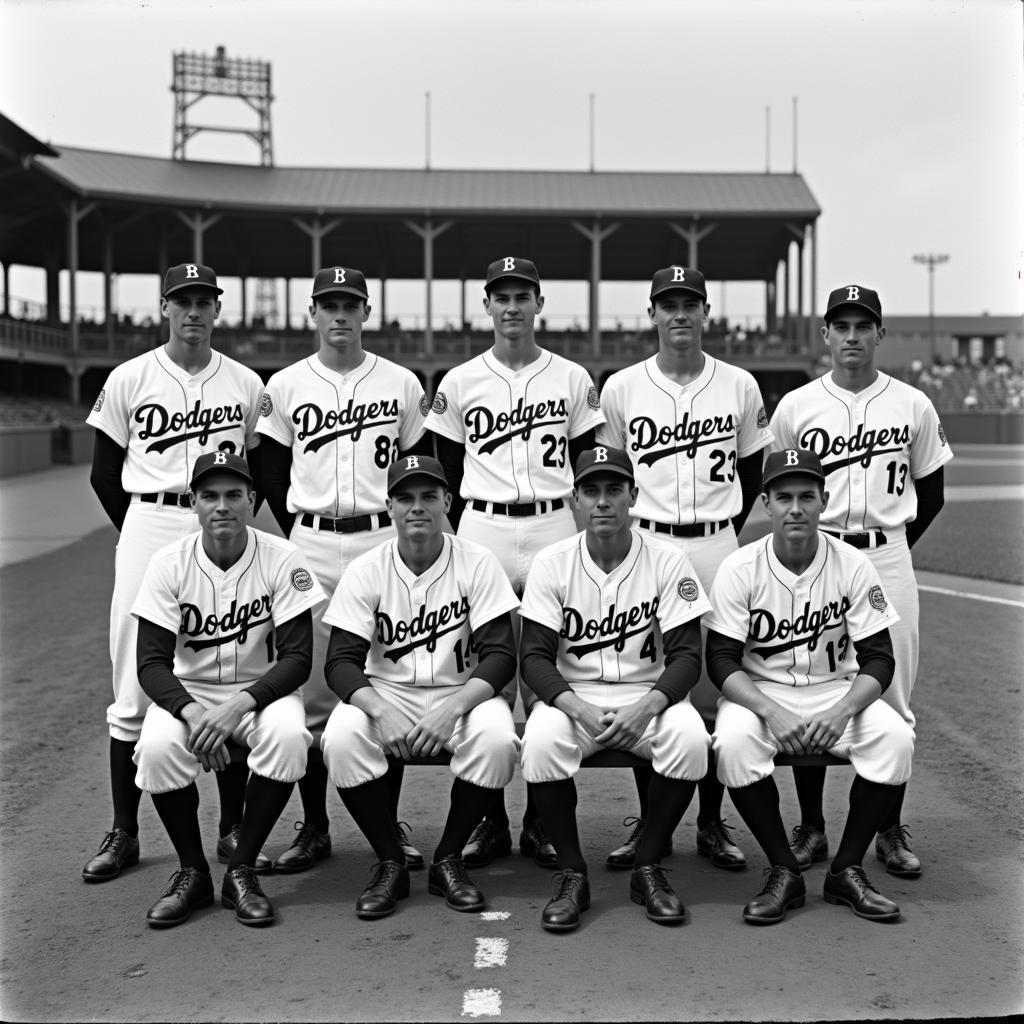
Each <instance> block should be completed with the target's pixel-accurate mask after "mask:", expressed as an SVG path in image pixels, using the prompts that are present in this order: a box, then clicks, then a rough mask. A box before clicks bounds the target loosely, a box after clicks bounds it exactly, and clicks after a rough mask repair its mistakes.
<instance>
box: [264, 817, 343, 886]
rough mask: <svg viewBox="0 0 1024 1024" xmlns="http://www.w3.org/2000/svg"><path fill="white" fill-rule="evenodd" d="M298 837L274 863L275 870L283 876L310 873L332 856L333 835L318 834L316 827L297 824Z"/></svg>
mask: <svg viewBox="0 0 1024 1024" xmlns="http://www.w3.org/2000/svg"><path fill="white" fill-rule="evenodd" d="M295 828H296V830H297V831H298V833H299V834H298V835H297V836H296V837H295V839H294V841H293V842H292V845H291V846H289V847H288V849H287V850H285V851H284V853H282V854H281V856H280V857H278V858H277V860H276V861H274V870H275V871H279V872H280V873H281V874H282V875H291V874H295V873H297V872H299V871H308V870H309V869H310V868H311V867H312V866H313V865H314V864H315V863H316V862H317V861H318V860H323V859H324V857H329V856H330V855H331V834H330V833H329V832H322V833H321V832H318V831H317V829H316V826H315V825H307V824H305V823H304V822H301V821H297V822H295Z"/></svg>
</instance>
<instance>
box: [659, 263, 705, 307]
mask: <svg viewBox="0 0 1024 1024" xmlns="http://www.w3.org/2000/svg"><path fill="white" fill-rule="evenodd" d="M678 291H683V292H693V293H694V294H695V295H699V296H700V297H701V298H702V299H703V300H704V301H705V302H707V301H708V286H707V283H706V282H705V281H704V275H703V274H702V273H701V272H700V271H699V270H691V269H690V268H689V267H680V266H678V265H673V266H671V267H662V269H661V270H656V271H655V272H654V277H652V278H651V301H652V302H653V301H654V298H655V296H657V295H661V293H662V292H678Z"/></svg>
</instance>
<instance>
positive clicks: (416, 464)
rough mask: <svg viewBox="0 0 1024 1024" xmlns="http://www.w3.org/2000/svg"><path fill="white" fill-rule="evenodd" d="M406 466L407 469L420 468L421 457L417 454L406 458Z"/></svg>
mask: <svg viewBox="0 0 1024 1024" xmlns="http://www.w3.org/2000/svg"><path fill="white" fill-rule="evenodd" d="M405 468H406V469H419V468H420V460H419V458H418V457H417V456H415V455H410V456H409V457H408V458H407V459H406V460H405Z"/></svg>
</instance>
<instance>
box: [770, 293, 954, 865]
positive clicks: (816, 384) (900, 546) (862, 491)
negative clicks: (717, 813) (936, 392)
mask: <svg viewBox="0 0 1024 1024" xmlns="http://www.w3.org/2000/svg"><path fill="white" fill-rule="evenodd" d="M821 336H822V337H823V338H824V339H825V344H826V345H828V347H829V350H830V352H831V354H832V372H831V373H829V374H826V375H825V376H823V377H819V378H818V379H817V380H814V381H812V382H811V383H810V384H805V385H804V386H803V387H800V388H797V389H796V390H795V391H791V392H790V393H789V394H788V395H786V396H785V397H784V398H783V399H782V401H781V402H780V403H779V406H778V408H777V409H776V411H775V414H774V416H773V418H772V432H773V433H774V435H775V442H774V443H775V445H777V446H783V447H786V448H806V449H808V450H810V451H812V452H814V453H815V454H816V455H817V456H818V457H819V458H820V459H821V462H822V465H823V466H824V468H825V474H826V477H827V479H828V487H829V494H830V498H829V503H828V508H827V509H825V511H824V512H823V514H822V520H821V523H822V529H823V530H825V531H827V532H828V533H831V534H832V535H833V536H836V537H839V538H840V539H841V540H843V541H844V542H845V543H846V544H850V545H852V546H853V547H855V548H858V549H859V550H862V551H863V552H864V553H865V554H866V555H867V557H868V558H869V559H870V560H871V562H872V564H873V565H874V567H875V569H876V570H877V571H878V575H879V576H880V577H881V579H882V585H883V586H884V587H885V592H886V594H888V596H889V597H890V599H891V600H892V601H893V603H894V604H895V605H896V607H897V608H898V609H899V612H900V621H899V622H898V623H896V624H895V625H894V626H893V628H892V630H891V633H892V645H893V651H894V654H895V657H896V673H895V675H894V677H893V681H892V685H891V686H890V687H889V688H888V689H887V690H886V691H885V693H884V694H883V696H882V699H883V700H884V701H886V703H888V704H889V705H890V706H891V707H892V708H893V709H895V710H896V711H897V712H899V714H900V715H901V716H902V718H903V720H904V721H905V722H906V723H907V724H908V725H909V726H911V728H913V726H914V714H913V712H912V711H911V710H910V694H911V691H912V690H913V688H914V680H915V678H916V676H917V661H918V616H919V604H918V594H917V581H916V580H915V578H914V566H913V562H912V561H911V557H910V549H911V548H912V547H913V546H914V544H916V543H917V541H918V540H920V538H921V536H922V534H923V533H924V532H925V530H926V529H927V528H928V526H929V525H930V524H931V522H932V520H933V519H934V518H935V517H936V516H937V515H938V513H939V510H940V509H941V508H942V504H943V500H944V497H943V468H942V467H943V466H944V465H945V464H946V463H947V462H948V461H949V460H950V459H951V458H952V457H953V453H952V452H951V451H950V448H949V445H948V443H947V442H946V435H945V434H944V433H943V430H942V424H941V423H940V422H939V417H938V414H937V413H936V412H935V408H934V407H933V406H932V403H931V402H930V401H929V400H928V398H927V396H925V395H924V394H923V393H922V392H921V391H919V390H918V389H917V388H915V387H911V386H910V385H909V384H904V383H903V382H902V381H899V380H896V379H895V378H893V377H890V376H889V375H888V374H885V373H882V372H881V371H879V370H878V369H877V367H876V365H875V358H876V353H877V349H878V346H879V345H880V344H881V343H882V342H883V340H884V339H885V327H884V326H883V325H882V303H881V300H880V299H879V297H878V293H877V292H875V291H873V290H872V289H870V288H865V287H864V286H863V285H857V284H851V285H844V286H843V287H842V288H836V289H835V290H834V291H833V292H832V293H831V294H830V295H829V297H828V305H827V308H826V310H825V325H824V326H823V327H822V329H821ZM793 775H794V778H795V780H796V787H797V795H798V798H799V801H800V824H799V825H797V826H796V828H794V830H793V836H792V846H793V852H794V853H795V854H796V857H797V860H798V861H799V862H800V866H801V868H807V867H810V865H811V863H812V862H813V861H818V860H824V858H825V857H827V856H828V840H827V838H826V836H825V816H824V811H823V809H822V793H823V790H824V787H825V769H824V768H803V767H801V768H794V769H793ZM904 794H905V787H903V788H901V789H900V792H899V799H898V800H897V801H896V803H895V804H894V805H893V807H892V810H891V812H890V813H889V815H888V816H887V817H886V818H885V820H884V821H883V822H882V823H881V826H880V827H879V831H878V837H877V839H876V841H875V853H876V855H877V856H878V859H879V860H881V861H883V862H884V863H885V867H886V870H887V871H888V872H889V874H891V875H896V876H898V877H901V878H916V877H917V876H918V875H920V874H921V862H920V860H919V859H918V858H917V856H915V854H914V852H913V851H912V850H911V848H910V843H909V835H910V833H909V830H908V829H907V828H906V827H905V826H904V825H902V824H901V818H902V813H901V812H902V807H903V798H904Z"/></svg>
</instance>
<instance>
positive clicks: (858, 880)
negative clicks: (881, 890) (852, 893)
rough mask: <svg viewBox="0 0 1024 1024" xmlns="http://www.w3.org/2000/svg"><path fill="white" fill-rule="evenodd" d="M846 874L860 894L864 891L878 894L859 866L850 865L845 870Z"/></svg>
mask: <svg viewBox="0 0 1024 1024" xmlns="http://www.w3.org/2000/svg"><path fill="white" fill-rule="evenodd" d="M846 873H847V874H848V875H849V877H850V879H851V880H852V881H853V883H854V884H855V885H856V886H857V888H858V889H860V890H861V892H862V893H863V892H865V891H867V892H878V890H877V889H876V888H875V887H874V886H873V885H872V884H871V883H870V882H869V881H868V876H867V875H866V874H865V873H864V868H863V867H862V866H861V865H860V864H853V865H851V866H850V867H848V868H847V869H846Z"/></svg>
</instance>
